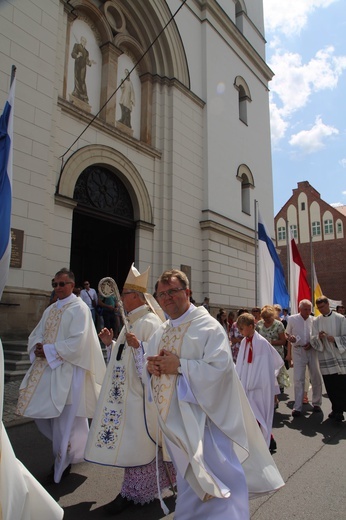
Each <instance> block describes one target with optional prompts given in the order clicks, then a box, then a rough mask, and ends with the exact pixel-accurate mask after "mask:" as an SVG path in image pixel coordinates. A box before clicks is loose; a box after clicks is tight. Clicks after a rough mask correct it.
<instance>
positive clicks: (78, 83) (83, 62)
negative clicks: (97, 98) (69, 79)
mask: <svg viewBox="0 0 346 520" xmlns="http://www.w3.org/2000/svg"><path fill="white" fill-rule="evenodd" d="M86 44H87V40H86V38H85V37H84V36H81V39H80V43H75V44H74V46H73V49H72V52H71V56H72V58H73V59H74V60H75V62H74V90H73V92H72V96H73V97H75V98H78V99H80V100H81V101H83V102H84V103H87V104H88V103H89V98H88V92H87V87H86V81H85V79H86V72H87V67H91V65H93V64H95V63H96V61H94V60H90V59H89V51H88V50H87V49H86Z"/></svg>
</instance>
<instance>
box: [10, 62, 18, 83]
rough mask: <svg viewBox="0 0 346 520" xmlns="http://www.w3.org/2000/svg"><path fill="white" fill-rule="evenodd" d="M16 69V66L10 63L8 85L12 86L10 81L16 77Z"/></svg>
mask: <svg viewBox="0 0 346 520" xmlns="http://www.w3.org/2000/svg"><path fill="white" fill-rule="evenodd" d="M16 70H17V67H16V66H15V65H12V68H11V83H10V87H12V83H13V82H14V78H15V77H16Z"/></svg>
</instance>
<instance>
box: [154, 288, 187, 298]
mask: <svg viewBox="0 0 346 520" xmlns="http://www.w3.org/2000/svg"><path fill="white" fill-rule="evenodd" d="M179 291H185V288H184V287H180V288H179V289H168V291H162V292H159V293H157V295H156V296H157V298H158V299H159V300H163V299H164V298H166V297H167V296H169V297H170V298H174V296H176V295H177V294H178V292H179Z"/></svg>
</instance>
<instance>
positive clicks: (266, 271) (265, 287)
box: [258, 213, 290, 309]
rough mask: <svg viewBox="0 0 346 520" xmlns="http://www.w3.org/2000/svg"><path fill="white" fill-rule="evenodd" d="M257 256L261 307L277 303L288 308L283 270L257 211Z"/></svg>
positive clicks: (288, 299) (283, 307)
mask: <svg viewBox="0 0 346 520" xmlns="http://www.w3.org/2000/svg"><path fill="white" fill-rule="evenodd" d="M258 256H259V302H260V305H261V307H263V305H274V304H276V303H278V304H279V305H281V307H282V309H288V306H289V301H290V298H289V295H288V291H287V287H286V282H285V274H284V270H283V267H282V264H281V262H280V258H279V257H278V254H277V252H276V250H275V246H274V243H273V241H272V239H271V238H270V236H269V234H268V232H267V229H266V227H265V225H264V222H263V220H262V218H261V215H260V213H258Z"/></svg>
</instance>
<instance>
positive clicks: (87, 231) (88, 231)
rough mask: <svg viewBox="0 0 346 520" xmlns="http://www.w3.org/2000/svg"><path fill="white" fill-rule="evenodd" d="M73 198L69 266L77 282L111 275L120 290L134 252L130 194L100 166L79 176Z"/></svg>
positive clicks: (80, 282)
mask: <svg viewBox="0 0 346 520" xmlns="http://www.w3.org/2000/svg"><path fill="white" fill-rule="evenodd" d="M73 199H74V200H75V201H76V202H78V204H77V206H76V208H75V209H74V213H73V223H72V237H71V258H70V265H71V269H72V271H73V272H74V273H75V276H76V283H77V284H78V285H80V284H82V282H83V281H84V280H85V279H88V280H89V281H90V283H91V285H92V287H94V288H96V289H97V285H98V282H99V280H100V279H101V278H103V277H105V276H111V277H112V278H114V280H115V281H116V282H117V284H118V286H119V288H121V287H122V285H123V283H124V281H125V279H126V276H127V273H128V271H129V268H130V266H131V263H132V262H133V261H134V251H135V227H136V225H135V222H134V212H133V205H132V201H131V198H130V195H129V193H128V191H127V189H126V187H125V185H124V184H123V183H122V181H121V180H120V179H119V178H118V176H117V175H116V173H115V172H114V171H111V170H109V169H107V168H105V167H102V166H99V165H92V166H89V167H88V168H86V169H85V170H84V171H83V172H82V173H81V174H80V176H79V177H78V180H77V182H76V185H75V189H74V193H73Z"/></svg>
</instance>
